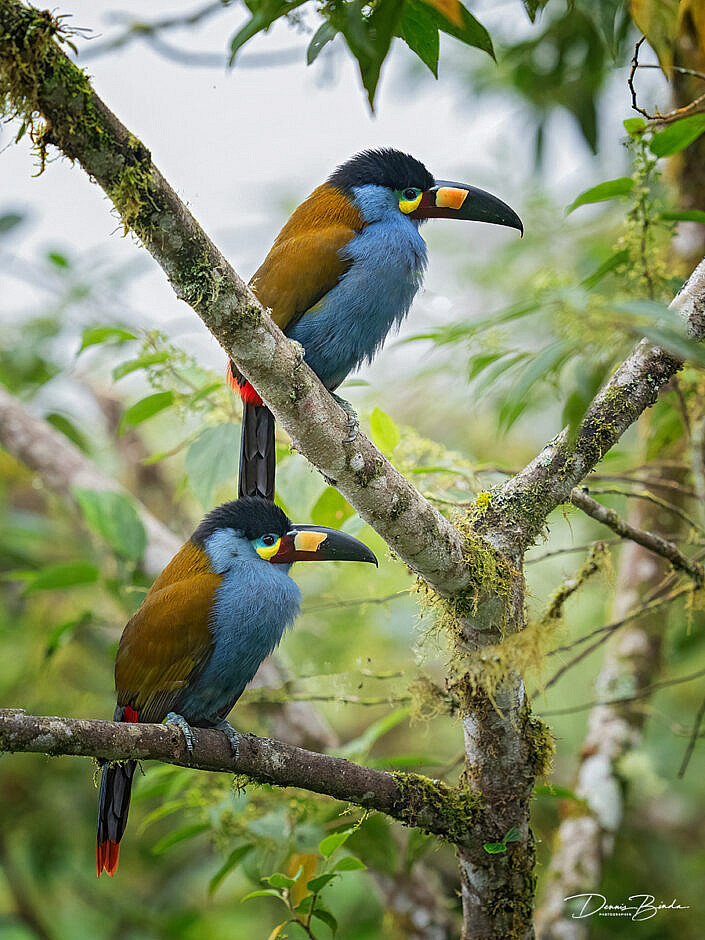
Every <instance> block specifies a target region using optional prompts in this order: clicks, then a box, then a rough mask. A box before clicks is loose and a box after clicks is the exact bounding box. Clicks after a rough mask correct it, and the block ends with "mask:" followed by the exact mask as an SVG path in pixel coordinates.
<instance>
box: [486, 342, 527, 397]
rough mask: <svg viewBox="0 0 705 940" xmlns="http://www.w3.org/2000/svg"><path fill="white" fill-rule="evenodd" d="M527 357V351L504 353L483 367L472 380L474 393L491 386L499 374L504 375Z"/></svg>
mask: <svg viewBox="0 0 705 940" xmlns="http://www.w3.org/2000/svg"><path fill="white" fill-rule="evenodd" d="M529 358H530V356H529V353H525V352H508V353H504V354H503V355H502V356H501V357H500V358H499V359H498V360H497V361H496V362H493V363H492V364H491V365H489V366H487V367H486V368H485V369H483V372H482V375H481V376H480V377H479V378H477V379H475V380H474V381H473V389H474V391H475V394H476V395H480V394H482V393H483V392H485V391H486V390H487V389H489V388H492V387H493V386H494V384H495V382H496V381H497V379H498V378H499V377H500V376H502V375H504V373H505V372H510V371H511V370H512V369H513V368H514V367H515V366H518V365H519V363H520V362H524V361H525V360H526V359H529Z"/></svg>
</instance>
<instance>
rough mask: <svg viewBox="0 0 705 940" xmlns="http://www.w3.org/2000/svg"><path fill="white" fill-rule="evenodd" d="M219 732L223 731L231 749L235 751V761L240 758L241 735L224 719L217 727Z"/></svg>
mask: <svg viewBox="0 0 705 940" xmlns="http://www.w3.org/2000/svg"><path fill="white" fill-rule="evenodd" d="M215 727H216V729H217V730H218V731H222V732H223V734H224V735H225V737H226V738H227V739H228V741H230V747H231V748H232V749H233V756H234V758H235V760H237V759H238V758H239V757H240V735H239V734H238V733H237V731H236V730H235V729H234V728H233V726H232V725H231V724H230V722H229V721H226V720H225V719H223V720H222V721H219V722H218V724H217V725H216V726H215Z"/></svg>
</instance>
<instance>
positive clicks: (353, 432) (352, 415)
mask: <svg viewBox="0 0 705 940" xmlns="http://www.w3.org/2000/svg"><path fill="white" fill-rule="evenodd" d="M331 395H332V396H333V398H334V399H335V400H336V401H337V402H338V404H339V405H340V407H341V408H342V409H343V411H344V412H345V414H346V415H347V416H348V429H347V430H348V436H347V437H344V438H343V444H352V443H353V441H354V440H355V438H356V437H357V433H358V431H359V430H360V419H359V418H358V416H357V412H356V411H355V409H354V408H353V406H352V405H351V404H350V402H349V401H345V399H344V398H341V397H340V395H336V394H335V392H331Z"/></svg>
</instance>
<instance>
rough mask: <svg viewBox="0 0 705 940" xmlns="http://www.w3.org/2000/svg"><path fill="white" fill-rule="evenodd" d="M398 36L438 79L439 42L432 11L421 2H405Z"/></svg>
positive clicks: (412, 0)
mask: <svg viewBox="0 0 705 940" xmlns="http://www.w3.org/2000/svg"><path fill="white" fill-rule="evenodd" d="M398 32H399V36H400V37H401V38H402V39H403V40H404V42H405V43H406V44H407V46H408V47H409V49H411V51H412V52H415V53H416V55H417V56H418V57H419V59H421V61H422V62H423V63H424V65H426V66H428V68H429V69H430V70H431V72H432V73H433V74H434V76H435V77H436V78H438V56H439V51H440V42H439V38H438V23H437V22H436V17H435V16H434V12H433V10H431V9H429V7H428V5H427V4H426V3H424V2H423V0H407V2H406V3H405V4H404V9H403V10H402V14H401V20H400V23H399V30H398Z"/></svg>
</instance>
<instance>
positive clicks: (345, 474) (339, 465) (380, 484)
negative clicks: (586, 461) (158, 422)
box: [0, 0, 470, 595]
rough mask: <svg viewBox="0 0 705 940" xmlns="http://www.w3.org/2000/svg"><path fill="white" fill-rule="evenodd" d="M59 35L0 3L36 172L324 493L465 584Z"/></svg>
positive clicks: (5, 53) (450, 550) (457, 564)
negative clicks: (82, 191)
mask: <svg viewBox="0 0 705 940" xmlns="http://www.w3.org/2000/svg"><path fill="white" fill-rule="evenodd" d="M66 39H67V37H66V36H65V35H64V34H63V33H62V29H61V26H60V25H58V24H57V22H56V21H55V20H53V19H52V17H51V16H50V15H49V14H47V13H43V12H39V11H37V10H34V9H31V8H28V7H26V6H24V5H23V4H22V3H20V2H18V0H0V116H4V117H9V116H14V117H17V118H19V119H20V120H22V121H23V122H24V126H26V127H28V128H29V129H30V133H31V134H32V136H33V139H34V141H35V143H36V146H37V148H38V150H39V154H40V159H41V160H42V161H43V158H44V154H45V151H46V147H47V145H49V144H52V145H54V146H56V147H58V148H59V150H60V151H61V152H62V153H63V154H65V155H66V156H67V157H69V158H70V159H71V160H75V161H77V162H78V163H80V164H81V166H82V167H83V168H84V170H86V172H87V173H88V174H89V175H90V177H91V178H92V179H94V180H95V181H96V182H97V183H98V184H99V185H100V186H101V187H102V188H103V189H104V190H105V192H106V193H107V195H108V196H109V197H110V199H111V201H112V203H113V205H114V206H115V209H116V210H117V212H118V213H119V215H120V218H121V220H122V222H123V225H124V228H125V230H126V231H128V230H129V231H131V232H133V233H134V235H135V236H136V237H137V238H138V239H139V240H140V241H141V242H142V244H143V245H144V246H145V248H147V250H148V251H149V252H150V254H151V255H152V256H153V257H154V259H155V260H156V261H157V263H158V264H159V265H160V266H161V267H162V269H163V270H164V272H165V273H166V275H167V277H168V278H169V281H170V283H171V285H172V287H173V289H174V291H175V293H176V295H177V296H178V297H179V298H180V299H182V300H184V301H185V302H186V303H188V304H189V305H190V306H191V307H192V308H193V310H194V311H195V312H196V313H197V314H198V315H199V317H200V318H201V319H202V320H203V322H204V323H205V325H206V326H207V327H208V329H209V330H210V331H211V333H213V335H214V336H215V338H216V339H217V340H218V342H219V343H220V345H221V346H222V347H223V349H224V350H225V351H226V352H227V354H228V355H229V356H231V357H232V358H233V359H234V360H235V362H236V363H237V365H238V367H239V368H240V370H241V371H242V372H243V374H244V375H245V376H246V377H247V378H248V379H249V380H250V381H251V382H252V384H253V385H254V386H255V387H256V388H257V390H258V391H259V392H260V394H261V395H262V397H263V398H264V400H265V401H266V402H267V404H268V405H269V406H270V407H271V409H272V411H273V412H274V414H275V415H276V417H277V419H278V420H279V421H280V422H281V424H282V426H283V427H284V428H285V430H286V431H287V432H288V433H289V435H290V437H291V438H292V441H293V442H294V444H295V447H296V448H297V449H298V450H300V451H301V453H303V454H304V455H305V456H306V457H307V458H308V459H309V460H310V461H311V463H312V464H313V465H314V466H315V467H317V468H318V469H319V470H320V471H321V473H322V474H323V475H324V476H325V477H326V479H328V480H330V481H332V482H333V483H334V484H335V485H336V486H337V487H338V489H339V490H340V492H341V493H342V494H343V495H344V496H345V497H346V499H347V500H348V501H349V502H350V503H351V504H352V505H353V506H354V507H355V508H356V509H357V511H358V512H359V513H360V515H361V516H362V518H363V519H365V521H366V522H368V523H369V524H370V525H372V526H373V527H374V528H375V529H376V530H377V532H379V534H380V535H381V536H382V537H383V538H384V539H385V540H386V541H387V542H388V544H389V545H390V546H391V548H392V549H393V550H394V551H395V552H396V553H397V554H398V555H399V557H400V558H402V559H403V561H405V562H406V563H407V564H408V565H409V567H411V568H412V569H413V570H414V571H415V572H417V573H418V574H420V575H421V576H422V577H423V578H424V579H425V580H426V581H427V582H428V583H429V584H431V585H432V586H433V587H434V588H435V589H436V590H438V591H439V592H440V593H441V594H443V595H449V594H452V593H453V592H454V591H457V590H461V589H463V587H464V586H465V585H467V583H468V582H469V580H470V573H469V571H468V569H467V566H466V565H465V563H464V559H463V551H462V547H463V538H462V536H461V535H460V533H459V532H458V531H457V530H456V529H455V528H454V527H453V526H452V525H451V523H450V522H448V520H447V519H445V518H444V517H443V516H442V515H441V514H440V513H439V512H438V510H437V509H435V508H434V507H433V506H432V505H431V504H430V503H429V502H428V501H427V500H425V499H424V498H423V497H422V496H421V494H420V493H419V492H418V491H417V490H416V489H415V488H414V487H413V486H411V484H410V483H409V482H408V481H407V480H406V479H404V477H403V476H402V475H401V474H400V473H399V472H398V471H397V470H396V469H395V468H394V467H393V466H392V465H391V464H390V463H389V462H388V461H387V460H386V459H385V458H384V457H383V456H382V454H381V453H380V452H379V451H378V450H377V448H376V447H374V445H373V444H372V443H371V442H370V441H369V440H368V439H367V438H365V436H364V435H362V434H360V435H359V436H358V437H357V439H356V440H355V441H354V443H352V444H344V443H343V439H344V438H345V436H346V433H347V431H346V427H347V416H346V414H345V412H344V411H343V410H342V409H341V408H340V407H339V405H338V404H337V403H336V402H335V401H334V400H333V399H332V397H331V396H330V394H329V393H328V392H327V391H326V389H325V388H324V387H323V385H322V384H321V382H320V381H319V379H318V378H317V376H316V375H314V373H313V372H312V371H311V370H310V369H309V368H308V366H306V365H305V364H303V365H299V363H298V359H297V351H296V349H295V348H294V346H293V344H291V343H290V342H289V341H288V340H287V339H286V337H285V336H284V334H283V333H282V332H281V330H280V329H279V328H278V327H277V326H276V324H275V323H274V322H273V321H272V319H271V318H270V317H269V316H267V313H266V311H265V310H264V308H263V307H262V305H261V304H260V303H259V302H258V300H257V298H256V297H255V296H254V295H253V294H252V292H251V291H250V290H249V289H248V287H247V285H246V284H245V282H244V281H243V280H242V279H241V278H240V277H239V276H238V274H237V273H236V272H235V271H234V270H233V268H232V267H231V265H230V264H229V263H228V261H227V260H226V259H225V258H224V257H223V255H222V254H221V253H220V251H219V250H218V248H217V247H216V246H215V245H214V244H213V242H211V240H210V239H209V238H208V236H207V235H206V234H205V232H204V231H203V229H202V228H201V226H200V225H199V224H198V222H197V221H196V219H195V218H194V217H193V216H192V215H191V213H190V212H189V211H188V209H187V208H186V206H185V205H184V204H183V202H182V201H181V200H180V199H179V198H178V196H177V195H176V193H175V192H174V190H173V189H172V188H171V186H169V184H168V183H167V181H166V180H165V179H164V177H163V176H162V174H161V173H160V172H159V170H158V169H157V167H156V166H155V165H154V163H153V162H152V159H151V155H150V153H149V150H148V149H147V148H146V147H145V146H144V144H143V143H142V142H141V141H139V140H138V139H137V138H136V137H135V136H134V135H133V134H131V133H130V132H129V131H128V130H127V128H125V127H124V126H123V125H122V124H121V123H120V121H119V120H118V119H117V118H116V117H115V115H114V114H113V113H112V112H111V111H110V110H109V109H108V108H107V107H106V105H105V104H104V103H103V102H102V101H101V99H100V98H99V97H98V96H97V95H96V94H95V92H94V91H93V89H92V87H91V85H90V82H89V81H88V79H87V77H86V76H85V74H84V73H83V72H82V71H81V69H79V68H78V67H77V66H76V65H74V64H73V62H71V60H70V59H69V58H68V57H67V56H66V55H65V54H64V52H63V51H62V49H61V48H60V45H59V43H60V42H61V41H62V40H63V41H66Z"/></svg>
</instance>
